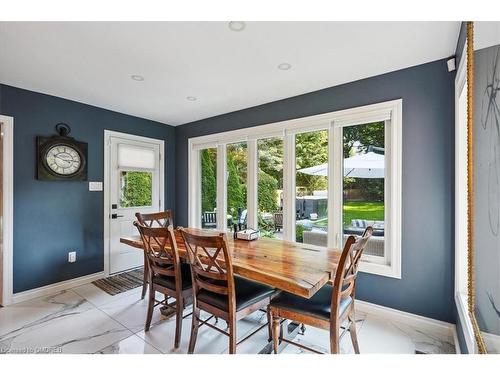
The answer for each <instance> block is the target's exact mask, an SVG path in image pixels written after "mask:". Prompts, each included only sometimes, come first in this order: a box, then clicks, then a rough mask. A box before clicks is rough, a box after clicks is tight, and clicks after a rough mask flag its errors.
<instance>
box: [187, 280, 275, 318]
mask: <svg viewBox="0 0 500 375" xmlns="http://www.w3.org/2000/svg"><path fill="white" fill-rule="evenodd" d="M234 289H235V292H236V311H239V310H242V309H244V308H245V307H248V306H250V305H252V304H254V303H256V302H259V301H261V300H262V299H264V298H266V297H270V296H271V295H272V294H273V293H274V289H273V288H271V287H268V286H266V285H263V284H260V283H256V282H254V281H250V280H247V279H243V278H241V277H238V276H235V277H234ZM196 298H197V299H198V300H199V301H202V302H205V303H207V304H209V305H212V306H215V307H217V308H219V309H221V310H224V311H229V298H228V296H227V295H223V294H218V293H213V292H210V291H208V290H206V289H201V290H200V291H199V292H198V295H197V296H196Z"/></svg>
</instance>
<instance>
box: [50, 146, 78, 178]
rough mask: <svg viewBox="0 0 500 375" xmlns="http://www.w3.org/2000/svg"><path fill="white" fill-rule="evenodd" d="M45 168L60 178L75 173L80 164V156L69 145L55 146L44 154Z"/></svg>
mask: <svg viewBox="0 0 500 375" xmlns="http://www.w3.org/2000/svg"><path fill="white" fill-rule="evenodd" d="M45 160H46V163H47V166H48V167H49V168H50V169H51V170H52V171H53V172H54V173H57V174H59V175H62V176H67V175H71V174H74V173H76V172H77V171H78V170H79V169H80V166H81V164H82V160H81V158H80V154H79V153H78V152H77V151H76V150H75V148H74V147H73V146H71V145H56V146H53V147H51V148H49V150H48V151H47V153H46V154H45Z"/></svg>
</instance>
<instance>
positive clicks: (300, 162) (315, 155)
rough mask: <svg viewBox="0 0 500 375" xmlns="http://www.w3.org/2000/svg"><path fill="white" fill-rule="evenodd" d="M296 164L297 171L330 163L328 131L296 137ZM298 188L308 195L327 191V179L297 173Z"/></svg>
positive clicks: (302, 134)
mask: <svg viewBox="0 0 500 375" xmlns="http://www.w3.org/2000/svg"><path fill="white" fill-rule="evenodd" d="M295 162H296V168H297V170H299V169H302V168H309V167H314V166H316V165H320V164H325V163H328V132H327V131H326V130H322V131H315V132H309V133H301V134H297V135H296V136H295ZM296 186H297V187H303V188H305V190H306V193H307V194H312V192H313V191H314V190H326V188H327V178H326V177H324V176H311V175H309V174H305V173H300V172H299V173H297V177H296Z"/></svg>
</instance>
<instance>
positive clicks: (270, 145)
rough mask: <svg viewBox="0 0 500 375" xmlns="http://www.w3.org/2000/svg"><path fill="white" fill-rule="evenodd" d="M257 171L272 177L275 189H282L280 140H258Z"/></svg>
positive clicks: (281, 142) (281, 141)
mask: <svg viewBox="0 0 500 375" xmlns="http://www.w3.org/2000/svg"><path fill="white" fill-rule="evenodd" d="M258 148H259V170H261V171H263V172H264V173H266V174H267V175H268V176H271V177H273V178H274V179H275V180H276V182H277V189H279V188H283V140H282V139H281V138H266V139H259V141H258Z"/></svg>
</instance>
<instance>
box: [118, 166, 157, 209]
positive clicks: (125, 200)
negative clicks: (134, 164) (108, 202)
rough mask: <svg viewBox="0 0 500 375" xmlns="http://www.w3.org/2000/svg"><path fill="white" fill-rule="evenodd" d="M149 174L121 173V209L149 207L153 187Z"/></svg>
mask: <svg viewBox="0 0 500 375" xmlns="http://www.w3.org/2000/svg"><path fill="white" fill-rule="evenodd" d="M152 177H153V176H152V173H151V172H133V171H129V172H122V186H123V187H122V196H121V199H120V206H121V207H142V206H151V204H152V201H151V200H152V196H151V189H152V186H153V181H152Z"/></svg>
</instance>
